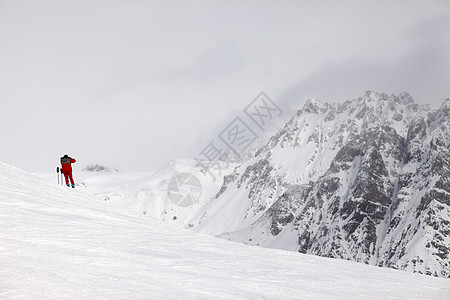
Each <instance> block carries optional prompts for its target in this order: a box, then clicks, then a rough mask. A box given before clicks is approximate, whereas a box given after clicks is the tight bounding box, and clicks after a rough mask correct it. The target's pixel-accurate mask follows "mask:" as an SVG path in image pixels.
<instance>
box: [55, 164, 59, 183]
mask: <svg viewBox="0 0 450 300" xmlns="http://www.w3.org/2000/svg"><path fill="white" fill-rule="evenodd" d="M56 177H58V184H59V167H56Z"/></svg>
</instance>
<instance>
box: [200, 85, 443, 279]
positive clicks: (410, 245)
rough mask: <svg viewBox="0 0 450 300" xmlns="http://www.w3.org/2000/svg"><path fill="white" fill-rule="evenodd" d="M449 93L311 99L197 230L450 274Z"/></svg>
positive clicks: (207, 210)
mask: <svg viewBox="0 0 450 300" xmlns="http://www.w3.org/2000/svg"><path fill="white" fill-rule="evenodd" d="M449 147H450V99H447V100H446V101H445V102H444V103H443V104H442V106H441V107H440V108H430V107H428V106H419V105H418V104H416V103H415V102H414V101H413V99H412V98H411V96H410V95H409V94H407V93H402V94H400V95H398V96H396V95H391V96H388V95H386V94H379V93H376V92H367V93H366V94H365V95H364V96H363V97H360V98H358V99H355V100H352V101H347V102H344V103H339V104H327V103H321V102H320V101H318V100H310V101H308V102H307V103H306V104H305V105H304V107H303V108H302V109H300V110H298V111H297V113H296V114H295V115H294V116H293V117H292V119H290V121H289V122H287V124H286V125H285V126H284V128H282V129H281V130H279V131H278V133H277V134H275V135H274V136H273V137H271V138H270V140H269V142H268V143H267V145H266V146H265V147H263V148H261V149H260V150H259V151H258V152H257V153H256V155H255V157H254V158H252V159H250V160H248V161H247V162H245V163H244V164H242V165H241V166H240V167H239V168H237V169H236V170H235V171H234V172H233V173H232V174H230V175H228V176H225V179H224V182H223V186H222V188H221V189H220V191H219V192H218V193H217V195H216V196H215V198H214V199H212V200H211V201H209V202H208V203H207V204H206V205H205V206H204V207H202V210H201V211H199V213H198V216H197V218H196V220H195V221H194V222H193V223H194V228H195V229H196V230H198V231H200V232H203V233H207V234H211V235H215V236H221V237H223V238H227V239H230V240H233V241H239V242H243V243H246V244H249V245H260V246H264V247H270V248H280V249H287V250H293V251H298V252H301V253H308V254H315V255H320V256H325V257H333V258H342V259H346V260H352V261H357V262H363V263H366V264H371V265H377V266H385V267H392V268H396V269H401V270H407V271H411V272H418V273H424V274H429V275H434V276H442V277H450V150H449Z"/></svg>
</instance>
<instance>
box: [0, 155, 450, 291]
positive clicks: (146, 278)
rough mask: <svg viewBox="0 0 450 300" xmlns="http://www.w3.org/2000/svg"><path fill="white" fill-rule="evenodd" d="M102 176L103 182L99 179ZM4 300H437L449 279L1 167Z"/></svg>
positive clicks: (0, 287) (1, 288)
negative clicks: (233, 238)
mask: <svg viewBox="0 0 450 300" xmlns="http://www.w3.org/2000/svg"><path fill="white" fill-rule="evenodd" d="M103 176H106V175H105V174H103ZM0 251H1V255H0V266H1V268H0V298H2V299H18V298H19V299H60V298H70V299H115V298H124V299H186V298H193V299H210V298H214V299H256V298H268V299H299V298H301V299H317V298H321V299H362V298H363V299H372V298H373V299H381V298H383V299H389V298H393V299H444V298H446V296H448V295H449V294H450V288H449V286H448V282H447V280H443V279H440V278H430V277H425V276H420V275H416V274H407V273H405V272H400V271H395V270H387V269H381V268H375V267H370V266H364V265H360V264H355V263H351V262H345V261H336V260H330V259H325V258H320V257H315V256H310V255H300V254H297V253H289V252H284V251H276V250H271V249H262V248H256V247H248V246H245V245H240V244H237V243H230V242H228V241H224V240H220V239H217V238H213V237H208V236H205V235H198V234H194V233H192V232H190V231H186V230H182V229H179V228H176V227H173V226H170V225H169V224H167V223H163V222H161V221H157V220H156V219H153V218H150V217H149V216H143V215H137V214H133V213H129V212H127V211H126V210H123V209H119V208H117V207H114V206H112V205H111V203H110V202H107V201H106V202H105V201H103V200H102V199H99V198H96V197H93V196H91V195H89V194H86V193H85V192H84V191H83V190H81V191H80V190H79V189H75V190H74V189H68V188H66V187H64V186H58V185H57V184H56V183H48V182H47V181H46V180H44V179H41V178H39V177H36V176H34V175H31V174H28V173H26V172H23V171H21V170H19V169H17V168H14V167H11V166H8V165H5V164H3V163H0Z"/></svg>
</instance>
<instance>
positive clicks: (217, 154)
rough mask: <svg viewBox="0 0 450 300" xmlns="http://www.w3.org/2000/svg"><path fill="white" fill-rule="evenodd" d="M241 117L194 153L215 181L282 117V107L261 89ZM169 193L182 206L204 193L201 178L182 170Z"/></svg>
mask: <svg viewBox="0 0 450 300" xmlns="http://www.w3.org/2000/svg"><path fill="white" fill-rule="evenodd" d="M243 112H244V113H243V114H242V117H240V116H238V117H236V118H235V119H234V120H233V121H232V122H231V123H230V124H229V125H228V126H226V127H225V129H224V130H223V131H222V132H221V133H220V134H219V135H218V138H219V139H218V140H213V141H211V142H210V143H209V144H208V145H207V146H206V147H205V148H203V150H202V151H200V152H199V154H198V157H194V159H195V160H196V161H197V165H198V166H200V167H201V171H202V172H203V173H205V174H206V173H207V174H209V175H210V176H211V177H212V179H213V181H216V180H217V176H221V172H222V170H223V169H228V168H229V165H230V164H232V163H233V160H234V159H236V158H238V159H242V157H243V156H245V155H246V154H247V153H246V151H248V150H249V149H250V148H251V145H252V144H253V143H254V142H255V141H256V140H257V139H258V138H259V136H258V134H257V131H263V132H265V131H266V130H268V129H270V128H271V126H273V125H274V123H275V122H277V121H278V120H279V118H280V117H281V115H282V114H283V111H282V110H281V109H280V108H279V107H278V106H277V105H276V103H275V102H274V101H272V100H271V99H270V98H269V97H268V96H267V95H266V94H265V93H264V92H261V93H260V94H259V95H258V96H257V97H256V98H255V99H254V100H253V101H252V102H251V103H250V104H249V105H248V106H247V107H245V109H244V111H243ZM167 192H168V196H169V198H170V200H171V201H172V202H173V203H174V204H176V205H177V206H181V207H188V206H192V205H193V204H195V203H197V202H198V201H199V199H200V197H201V194H202V185H201V182H200V180H199V179H198V178H197V177H196V176H194V175H193V174H189V173H179V174H177V175H176V176H175V177H173V178H172V180H171V181H170V182H169V185H168V189H167Z"/></svg>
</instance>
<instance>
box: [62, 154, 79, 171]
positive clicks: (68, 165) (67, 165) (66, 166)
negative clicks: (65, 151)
mask: <svg viewBox="0 0 450 300" xmlns="http://www.w3.org/2000/svg"><path fill="white" fill-rule="evenodd" d="M74 162H76V160H75V159H73V158H72V157H69V156H64V157H61V167H62V168H61V170H62V172H63V173H67V172H71V171H72V164H73V163H74Z"/></svg>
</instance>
